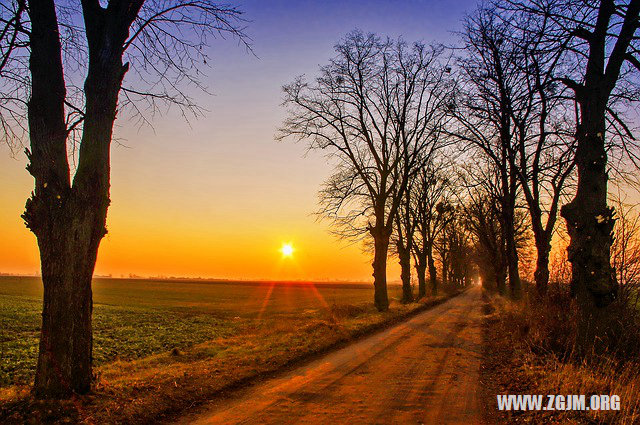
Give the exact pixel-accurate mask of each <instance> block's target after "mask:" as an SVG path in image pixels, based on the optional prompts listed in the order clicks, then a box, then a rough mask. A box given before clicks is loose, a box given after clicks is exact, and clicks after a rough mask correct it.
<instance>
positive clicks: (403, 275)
mask: <svg viewBox="0 0 640 425" xmlns="http://www.w3.org/2000/svg"><path fill="white" fill-rule="evenodd" d="M397 248H398V258H399V261H398V263H399V264H400V280H401V281H402V302H403V303H410V302H412V301H413V291H412V290H411V250H410V248H406V247H404V246H402V244H401V243H398V244H397Z"/></svg>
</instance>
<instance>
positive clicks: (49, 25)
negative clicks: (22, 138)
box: [23, 0, 142, 398]
mask: <svg viewBox="0 0 640 425" xmlns="http://www.w3.org/2000/svg"><path fill="white" fill-rule="evenodd" d="M29 5H30V7H29V13H30V17H31V25H32V31H31V35H30V42H31V53H30V59H29V60H30V65H29V68H30V71H31V98H30V99H29V105H28V115H29V137H30V145H31V150H30V151H27V155H28V158H29V161H30V163H29V165H28V166H27V169H28V170H29V172H30V173H31V174H32V175H33V177H34V179H35V191H34V192H33V193H32V195H31V197H30V198H29V199H28V200H27V203H26V206H25V212H24V214H23V218H24V220H25V224H26V225H27V227H28V228H29V229H30V230H31V231H32V232H33V233H34V234H35V235H36V238H37V241H38V247H39V250H40V262H41V269H42V281H43V285H44V294H43V313H42V328H41V336H40V347H39V354H38V363H37V368H36V377H35V384H34V392H35V394H36V395H37V396H38V397H43V398H45V397H46V398H60V397H67V396H69V395H71V394H72V393H86V392H87V391H89V390H90V388H91V380H92V373H91V361H92V332H91V313H92V293H91V279H92V275H93V270H94V267H95V263H96V258H97V254H98V247H99V245H100V241H101V240H102V238H103V237H104V235H105V234H106V227H105V225H106V216H107V209H108V207H109V169H110V164H109V161H110V158H109V149H110V145H111V137H112V131H113V123H114V121H115V119H116V106H117V101H118V93H119V91H120V87H121V84H122V78H123V77H124V75H125V73H126V72H127V69H128V66H127V65H123V63H122V54H123V51H122V46H123V43H124V41H125V40H126V38H127V37H128V33H129V31H128V30H129V25H130V24H131V22H132V21H133V19H135V17H136V16H137V13H138V11H139V8H140V7H141V5H142V2H137V3H136V4H125V3H124V2H123V3H122V4H121V5H120V7H118V8H116V7H114V8H111V7H110V8H107V9H103V8H102V7H101V6H100V5H99V4H98V3H91V2H87V3H85V2H83V17H84V20H85V27H86V29H87V31H86V35H87V42H88V53H89V66H88V73H87V78H86V80H85V84H84V94H85V111H84V112H85V113H84V122H83V131H82V141H81V143H80V148H79V154H78V166H77V169H76V173H75V177H74V179H73V184H71V182H70V181H69V180H70V171H69V164H68V161H67V129H66V123H65V115H64V101H65V82H64V75H63V69H62V60H61V51H62V50H61V45H60V39H59V32H58V22H57V17H56V14H55V5H54V2H53V1H52V0H31V1H30V2H29Z"/></svg>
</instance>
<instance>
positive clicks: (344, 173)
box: [279, 31, 453, 310]
mask: <svg viewBox="0 0 640 425" xmlns="http://www.w3.org/2000/svg"><path fill="white" fill-rule="evenodd" d="M335 50H336V56H335V57H334V58H333V59H331V60H330V62H329V64H328V65H325V66H323V67H321V68H320V76H319V77H317V78H316V79H315V81H313V82H311V83H310V82H307V81H305V80H304V79H303V78H302V77H299V78H298V79H296V80H295V81H294V82H293V83H291V84H288V85H286V86H284V93H285V101H284V103H285V105H286V106H288V107H290V110H289V114H288V117H287V119H286V120H285V122H284V125H283V128H282V129H281V131H280V135H279V137H280V138H284V137H287V136H290V137H294V138H296V139H298V140H306V141H307V142H308V144H309V148H310V149H320V150H324V151H326V152H327V153H328V155H330V156H331V157H332V158H334V159H335V160H336V162H337V164H336V168H335V172H334V173H333V175H332V176H331V177H330V178H329V179H328V181H327V182H326V183H325V185H324V186H323V188H322V190H321V192H320V202H321V205H322V209H321V211H320V213H321V214H322V215H324V216H327V217H330V218H331V219H333V220H334V223H335V225H336V227H335V229H336V233H337V234H338V235H339V236H341V237H346V238H356V239H358V238H362V237H364V236H367V235H368V236H371V237H372V238H373V245H374V259H373V276H374V288H375V295H374V302H375V305H376V307H377V308H378V309H379V310H386V309H387V308H388V305H389V300H388V295H387V280H386V264H387V254H388V249H389V242H390V237H391V234H392V231H393V227H394V222H395V220H396V215H397V213H398V210H399V208H400V207H401V203H402V200H403V197H404V194H405V191H406V190H407V189H408V184H409V181H410V179H411V178H412V176H413V175H415V173H417V172H418V170H420V169H421V167H422V166H423V165H424V164H425V163H426V162H427V161H428V160H429V158H430V157H431V156H432V154H433V152H434V151H435V150H436V149H438V148H439V147H441V146H442V145H443V143H444V142H443V139H442V137H441V128H442V126H443V125H444V120H445V114H444V109H445V106H446V105H447V104H448V103H449V98H450V96H451V90H452V88H453V86H452V85H451V84H450V82H449V78H448V72H449V71H450V68H449V67H448V66H447V65H446V60H444V59H443V58H442V51H443V49H442V48H439V47H427V46H425V45H423V44H421V43H414V44H412V45H408V44H407V43H405V42H403V41H401V40H398V41H392V40H389V39H386V40H383V39H381V38H380V37H378V36H376V35H374V34H369V35H365V34H363V33H361V32H358V31H356V32H352V33H350V34H349V35H347V36H346V38H345V39H344V40H342V42H341V43H339V44H338V45H336V47H335Z"/></svg>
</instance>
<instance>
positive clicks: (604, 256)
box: [562, 108, 618, 349]
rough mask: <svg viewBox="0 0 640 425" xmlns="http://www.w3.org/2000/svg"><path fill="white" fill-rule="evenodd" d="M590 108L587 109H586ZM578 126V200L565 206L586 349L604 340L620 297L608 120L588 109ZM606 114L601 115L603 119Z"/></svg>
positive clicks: (580, 332) (573, 280)
mask: <svg viewBox="0 0 640 425" xmlns="http://www.w3.org/2000/svg"><path fill="white" fill-rule="evenodd" d="M585 109H587V108H585ZM584 112H585V116H586V117H587V119H585V118H583V125H582V126H581V127H579V128H578V131H577V135H576V137H577V141H578V148H577V151H576V164H577V167H578V187H577V191H576V196H575V198H574V199H573V200H572V201H571V203H569V204H567V205H565V206H564V207H563V208H562V216H563V217H564V219H565V220H566V222H567V230H568V232H569V236H570V237H571V243H570V244H569V247H568V249H567V252H568V258H569V261H570V262H571V266H572V278H571V290H572V293H573V294H574V296H575V297H576V299H577V302H578V305H579V308H580V310H581V320H580V323H579V328H578V341H579V345H580V347H581V348H583V349H587V348H585V347H591V346H593V343H594V341H596V340H600V338H598V336H601V331H602V330H603V329H604V328H605V327H606V320H607V315H608V313H607V308H606V307H607V306H608V305H609V304H611V303H612V302H613V300H614V299H616V297H617V291H618V284H617V281H616V278H615V274H614V270H613V268H612V267H611V263H610V255H611V244H612V242H613V226H614V222H615V220H614V218H613V209H612V208H609V207H608V206H607V179H608V177H607V171H606V164H607V153H606V150H605V146H604V128H605V126H604V119H603V118H602V119H598V118H597V116H593V117H591V120H590V119H589V114H588V112H589V110H588V109H587V110H585V111H584ZM603 116H604V111H602V117H603Z"/></svg>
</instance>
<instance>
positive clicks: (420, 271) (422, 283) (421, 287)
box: [416, 258, 427, 299]
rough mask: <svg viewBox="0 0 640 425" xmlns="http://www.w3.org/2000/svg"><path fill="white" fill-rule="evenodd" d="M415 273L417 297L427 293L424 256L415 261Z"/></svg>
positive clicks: (422, 296) (419, 297)
mask: <svg viewBox="0 0 640 425" xmlns="http://www.w3.org/2000/svg"><path fill="white" fill-rule="evenodd" d="M416 274H417V275H418V299H421V298H424V297H425V296H426V295H427V275H426V274H427V264H426V261H425V259H424V258H418V259H417V261H416Z"/></svg>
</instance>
